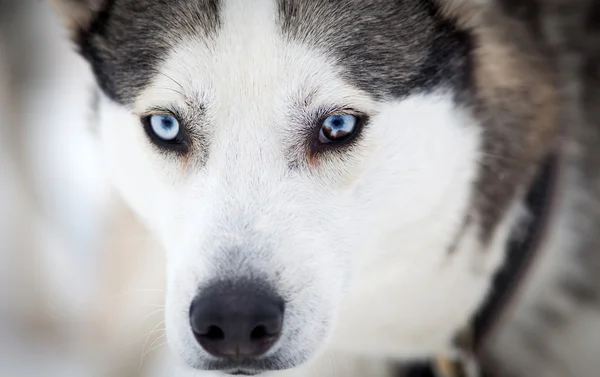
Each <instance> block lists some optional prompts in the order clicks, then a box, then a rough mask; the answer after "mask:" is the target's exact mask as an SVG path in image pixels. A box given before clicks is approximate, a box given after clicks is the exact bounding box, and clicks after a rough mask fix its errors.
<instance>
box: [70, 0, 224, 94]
mask: <svg viewBox="0 0 600 377" xmlns="http://www.w3.org/2000/svg"><path fill="white" fill-rule="evenodd" d="M218 8H219V3H218V1H217V0H203V1H198V0H147V1H146V0H142V1H140V0H115V1H107V2H106V4H105V6H104V8H103V10H102V11H101V12H99V13H98V14H96V15H95V17H94V18H93V21H92V22H91V24H90V25H89V26H88V27H85V28H84V29H82V30H79V33H78V36H77V40H76V42H77V44H78V46H79V49H80V51H81V53H82V54H83V56H84V57H85V58H86V59H87V60H88V61H89V62H90V64H91V65H92V68H93V70H94V73H95V74H96V77H97V79H98V83H99V84H100V86H101V87H102V89H103V90H104V91H105V92H106V93H107V94H108V95H109V96H110V97H111V98H113V99H115V100H117V101H119V102H121V103H123V104H129V103H131V102H132V100H133V98H134V97H135V95H136V94H137V93H139V91H140V90H142V89H143V88H144V87H145V86H146V85H147V84H148V83H149V82H150V80H152V78H153V77H154V76H155V75H156V69H157V66H158V65H159V64H160V63H161V61H162V59H164V57H165V56H166V54H167V53H168V52H169V50H170V48H171V46H173V45H175V44H176V43H177V41H178V40H180V39H181V38H183V37H184V36H186V35H203V36H204V37H206V38H209V37H210V35H212V34H214V33H215V32H216V30H217V28H218V26H219V13H218Z"/></svg>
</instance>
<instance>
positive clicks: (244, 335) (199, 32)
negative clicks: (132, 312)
mask: <svg viewBox="0 0 600 377" xmlns="http://www.w3.org/2000/svg"><path fill="white" fill-rule="evenodd" d="M59 3H60V4H62V9H63V10H66V11H64V12H63V13H64V14H65V15H66V16H67V19H68V20H69V24H70V25H71V30H73V36H74V39H75V41H76V43H77V45H78V47H79V50H80V51H81V53H82V55H83V56H84V57H85V58H86V59H87V60H88V61H89V62H90V64H91V66H92V68H93V71H94V73H95V75H96V77H97V79H98V83H99V86H100V88H101V89H102V93H103V94H102V99H101V104H100V110H101V111H100V112H99V116H100V118H101V122H100V124H101V128H100V130H99V138H100V140H101V143H102V146H103V151H104V153H105V156H106V161H107V163H108V165H109V167H110V170H111V172H112V174H113V178H114V182H115V184H116V186H117V187H118V188H119V189H120V190H121V192H122V194H123V196H124V197H125V198H126V199H127V200H128V201H129V203H130V204H131V206H132V207H133V208H134V209H135V210H136V211H137V212H138V213H139V214H140V216H141V217H142V218H143V219H144V220H145V222H146V223H147V224H148V226H149V227H150V228H151V229H152V230H153V231H154V232H155V233H156V234H157V235H158V236H159V238H160V239H161V240H162V242H163V243H164V246H165V248H166V250H167V252H168V266H167V270H168V298H167V329H168V333H169V339H170V345H171V347H172V349H173V350H174V351H175V352H176V353H177V354H179V355H180V356H181V357H182V358H183V359H185V360H186V361H187V362H188V363H189V364H190V365H192V366H194V367H196V368H199V369H218V370H222V371H226V372H230V373H233V372H243V373H259V372H262V371H267V370H274V369H287V368H293V367H295V366H298V365H300V364H302V363H304V362H306V361H307V360H309V359H311V358H312V357H313V356H314V355H315V354H317V353H318V352H319V351H320V350H322V349H323V348H324V346H325V344H327V342H329V341H330V339H331V338H332V337H333V335H334V330H335V328H336V326H335V324H336V323H337V321H338V320H339V319H340V317H345V316H348V315H351V314H352V313H348V311H351V310H353V309H349V310H345V309H347V308H352V305H351V304H348V302H350V301H352V300H354V299H355V298H356V297H364V295H365V294H366V295H368V294H369V293H368V292H369V291H368V289H366V288H365V286H366V285H365V284H364V282H365V279H367V280H368V281H369V282H371V283H372V285H373V286H374V287H380V286H382V285H381V284H383V286H385V284H386V283H385V282H386V281H387V282H390V281H392V282H391V283H389V284H388V285H389V286H391V287H395V288H397V287H400V288H399V290H398V291H397V292H391V293H392V294H394V293H397V294H396V296H395V297H392V298H391V299H392V300H395V301H397V302H400V303H402V306H403V307H405V308H406V309H405V310H409V308H419V309H421V308H424V309H427V308H428V306H427V305H428V304H427V303H440V302H442V303H443V302H445V301H444V300H446V297H440V296H442V295H443V293H442V292H443V290H442V289H441V288H440V287H437V286H436V285H435V284H432V281H433V280H435V279H436V277H439V276H448V279H449V280H448V281H449V282H450V285H448V284H446V283H444V284H446V287H447V288H452V289H455V292H454V295H455V297H453V298H452V300H454V299H456V298H457V297H458V298H459V300H458V301H459V302H462V301H461V299H460V297H461V295H468V296H473V297H468V298H465V300H466V302H468V303H469V304H468V305H466V306H465V308H464V312H465V315H467V314H468V313H469V312H471V311H472V309H473V307H474V306H476V305H477V303H478V302H479V301H480V300H481V297H482V295H483V294H484V293H485V290H486V288H487V285H486V284H487V283H488V282H489V280H490V279H491V275H492V272H493V269H494V268H495V267H496V266H497V264H498V262H499V260H501V257H499V255H498V253H495V252H491V251H489V252H486V250H487V249H489V248H490V247H491V246H490V245H492V244H493V243H494V242H495V241H494V240H495V239H497V233H498V231H499V230H498V229H500V228H501V227H500V226H499V224H502V223H503V218H504V217H506V214H507V213H509V212H510V208H512V207H513V206H514V204H515V203H516V202H518V200H519V195H520V193H521V191H522V188H523V187H524V185H525V184H526V183H527V180H528V179H529V175H530V173H531V171H530V170H531V169H530V166H531V165H533V164H534V163H535V162H536V161H537V160H538V159H539V156H540V155H541V151H542V149H543V148H542V147H541V146H543V145H544V143H545V140H547V139H548V137H547V135H548V134H549V133H550V132H549V130H548V128H547V127H545V126H542V124H545V123H544V122H542V120H540V119H538V118H539V117H538V115H537V113H543V112H544V111H545V108H544V106H546V105H547V104H548V103H549V102H551V101H550V99H551V97H552V95H551V91H550V90H548V86H547V85H546V84H547V83H546V81H545V74H544V72H542V71H540V70H538V69H533V67H535V66H536V65H535V64H534V62H532V61H533V60H534V59H528V58H524V59H520V58H519V57H518V54H517V53H516V52H517V51H518V50H519V48H520V46H515V45H511V44H510V43H512V42H510V43H509V41H511V39H510V38H507V37H506V36H504V35H503V34H502V33H498V32H494V31H492V29H491V28H490V29H486V28H481V29H480V30H478V31H475V30H474V29H466V28H465V29H460V28H459V26H458V25H461V24H462V25H464V23H461V22H458V21H455V20H454V18H453V17H454V16H455V14H453V12H448V11H447V10H446V9H445V8H444V9H438V7H437V5H436V4H434V2H430V1H422V0H406V1H379V0H375V1H364V0H356V1H354V0H345V1H325V0H314V1H300V0H297V1H296V0H268V1H252V2H250V1H241V0H239V1H235V0H223V1H217V0H170V1H151V0H113V1H106V0H87V1H84V0H75V1H73V0H71V1H67V0H62V1H59ZM459 3H460V2H459ZM463 3H464V2H463ZM65 5H67V6H65ZM462 5H464V4H462ZM462 5H461V6H462ZM446 16H447V17H446ZM481 17H483V16H481ZM490 22H491V21H490ZM482 24H483V23H482ZM499 29H501V28H499ZM518 43H521V44H523V45H526V42H524V39H522V40H520V41H519V42H518ZM521 47H522V46H521ZM505 233H506V232H504V233H503V234H505ZM500 242H502V241H500ZM448 271H452V272H450V273H449V272H448ZM391 275H394V276H391ZM464 276H479V277H481V284H480V287H479V288H478V289H476V290H475V291H472V290H466V291H465V290H464V289H463V288H464V286H463V285H465V286H466V285H467V284H472V283H473V280H469V279H466V278H465V279H463V278H462V277H464ZM478 281H479V280H478ZM453 284H454V285H453ZM365 289H366V291H365ZM411 291H412V292H418V293H417V294H410V292H411ZM361 292H362V293H361ZM474 292H475V293H474ZM361 294H362V296H361ZM349 297H350V298H349ZM358 302H360V300H359V301H358ZM342 308H344V310H342ZM354 308H356V306H355V307H354ZM374 309H375V310H376V308H374ZM357 310H358V309H357ZM461 310H462V309H461ZM442 320H444V319H442ZM464 320H466V318H464V317H463V316H462V315H461V316H458V317H457V319H456V321H458V322H460V321H464ZM424 321H426V320H425V319H424ZM366 322H368V321H365V323H364V325H365V328H364V329H362V331H368V329H369V325H372V324H368V323H366ZM428 325H429V324H428ZM411 326H412V325H411ZM418 326H419V323H418V322H417V323H416V326H415V327H417V329H416V331H421V332H422V331H426V330H427V329H418ZM358 327H360V324H359V325H357V326H356V329H350V331H353V330H356V332H357V333H361V329H359V328H358ZM429 328H431V327H429ZM365 329H367V330H365Z"/></svg>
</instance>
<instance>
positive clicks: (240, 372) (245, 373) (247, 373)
mask: <svg viewBox="0 0 600 377" xmlns="http://www.w3.org/2000/svg"><path fill="white" fill-rule="evenodd" d="M223 373H224V374H225V375H228V376H257V375H259V374H264V373H265V372H262V371H260V372H259V371H252V370H243V369H237V370H230V371H225V372H223Z"/></svg>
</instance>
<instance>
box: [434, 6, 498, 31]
mask: <svg viewBox="0 0 600 377" xmlns="http://www.w3.org/2000/svg"><path fill="white" fill-rule="evenodd" d="M434 2H435V3H436V4H437V5H438V7H439V10H440V12H441V14H442V15H443V16H444V17H446V18H449V19H452V20H454V21H456V22H457V23H458V24H459V25H461V26H465V27H472V26H474V25H476V24H477V23H478V22H479V21H480V16H481V12H482V10H483V9H484V8H485V7H486V6H488V5H490V3H492V2H493V0H434Z"/></svg>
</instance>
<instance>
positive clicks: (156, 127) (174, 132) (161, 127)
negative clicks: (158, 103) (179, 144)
mask: <svg viewBox="0 0 600 377" xmlns="http://www.w3.org/2000/svg"><path fill="white" fill-rule="evenodd" d="M149 123H150V128H151V129H152V132H153V133H154V135H155V136H156V137H157V138H158V139H160V140H163V141H172V140H175V139H176V138H177V136H178V135H179V132H180V126H179V121H178V120H177V119H176V118H175V117H174V116H172V115H168V114H155V115H151V116H150V119H149Z"/></svg>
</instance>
